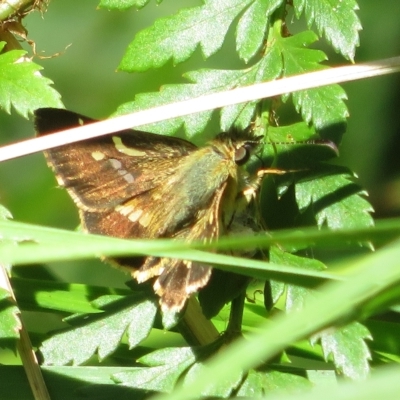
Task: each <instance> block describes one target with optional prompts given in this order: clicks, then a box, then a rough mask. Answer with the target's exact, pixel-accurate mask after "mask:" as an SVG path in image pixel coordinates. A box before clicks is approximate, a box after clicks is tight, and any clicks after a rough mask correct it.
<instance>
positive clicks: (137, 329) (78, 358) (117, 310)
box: [40, 296, 157, 365]
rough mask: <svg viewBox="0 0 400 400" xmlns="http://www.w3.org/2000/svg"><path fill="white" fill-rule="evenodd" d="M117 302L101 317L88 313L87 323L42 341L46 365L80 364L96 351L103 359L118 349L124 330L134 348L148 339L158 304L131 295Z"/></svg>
mask: <svg viewBox="0 0 400 400" xmlns="http://www.w3.org/2000/svg"><path fill="white" fill-rule="evenodd" d="M119 297H120V296H119ZM133 299H134V300H136V297H133ZM116 303H117V304H116V305H115V306H113V307H110V308H109V309H107V310H105V312H104V313H103V314H101V315H100V316H99V315H98V314H96V315H89V316H88V317H87V319H86V321H87V322H86V323H85V324H84V325H82V326H79V327H77V328H74V329H70V330H68V331H65V332H62V333H59V334H56V335H54V336H53V337H52V338H50V339H48V340H46V341H45V342H43V344H42V346H41V348H40V351H41V353H42V354H43V358H44V362H45V364H46V365H50V364H53V365H65V364H67V363H70V362H72V363H73V364H74V365H77V364H81V363H83V362H85V361H87V360H88V359H89V358H90V357H91V356H92V355H93V354H94V353H95V352H97V353H98V356H99V358H100V360H101V359H103V358H105V357H107V356H108V355H109V354H111V353H112V352H113V351H114V350H115V349H116V348H117V346H118V344H119V342H120V341H121V339H122V336H123V335H124V333H125V332H127V334H128V340H129V346H130V347H131V348H132V347H134V346H136V345H137V344H138V343H140V342H141V341H142V340H143V339H145V338H146V337H147V335H148V334H149V332H150V330H151V328H152V326H153V321H154V317H155V314H156V310H157V306H156V304H155V303H154V302H153V301H150V300H144V301H140V302H137V301H133V302H132V298H125V299H123V300H122V299H121V301H120V302H116Z"/></svg>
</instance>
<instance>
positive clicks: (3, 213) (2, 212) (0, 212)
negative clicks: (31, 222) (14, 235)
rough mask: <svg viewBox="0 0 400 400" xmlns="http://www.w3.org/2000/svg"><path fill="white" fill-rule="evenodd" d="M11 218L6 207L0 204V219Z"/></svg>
mask: <svg viewBox="0 0 400 400" xmlns="http://www.w3.org/2000/svg"><path fill="white" fill-rule="evenodd" d="M11 218H12V214H11V212H10V211H9V210H7V208H5V207H4V206H3V205H1V204H0V221H1V220H7V219H11Z"/></svg>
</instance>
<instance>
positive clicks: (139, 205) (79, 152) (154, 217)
mask: <svg viewBox="0 0 400 400" xmlns="http://www.w3.org/2000/svg"><path fill="white" fill-rule="evenodd" d="M92 122H94V121H93V120H91V119H89V118H86V117H84V116H81V115H78V114H75V113H73V112H70V111H66V110H58V109H40V110H38V111H37V112H36V128H37V131H38V132H39V134H40V135H43V134H48V133H51V132H53V131H56V130H61V129H66V128H69V127H73V126H77V125H79V124H87V123H92ZM196 151H198V152H199V154H198V155H196V156H193V154H194V152H196ZM189 156H190V157H189ZM46 157H47V160H48V162H49V164H50V166H51V167H52V168H53V170H54V172H55V174H56V176H57V179H58V182H59V183H60V185H62V186H64V187H65V188H66V189H67V190H68V191H69V193H70V195H71V197H72V198H73V199H74V201H75V203H76V204H77V206H78V208H79V209H80V215H81V219H82V223H83V225H84V228H85V229H86V230H87V231H89V232H91V233H97V234H104V235H110V236H116V237H121V238H135V237H136V238H139V237H141V238H143V237H146V238H157V237H173V238H178V239H184V240H188V241H192V240H212V239H214V238H216V237H218V235H219V229H220V221H219V220H218V219H219V218H220V207H221V199H222V195H223V193H224V190H225V188H226V184H227V179H228V176H229V173H230V172H229V168H228V169H227V168H224V166H223V165H221V157H220V156H218V155H216V154H215V152H214V151H213V150H212V149H211V148H208V149H207V148H205V150H202V149H200V150H197V148H196V146H194V145H193V144H191V143H190V142H187V141H184V140H181V139H176V138H170V137H164V136H160V135H154V134H150V133H146V132H140V131H130V130H128V131H124V132H119V133H117V134H115V135H113V136H107V137H101V138H96V139H91V140H86V141H83V142H78V143H74V144H71V145H66V146H61V147H58V148H55V149H51V150H48V151H47V152H46ZM229 164H230V165H231V164H232V162H231V161H229ZM231 167H232V165H231ZM234 168H235V166H234ZM209 172H211V173H212V174H213V175H212V180H210V178H209V176H208V175H209ZM117 261H118V262H119V263H120V264H122V265H123V266H126V267H129V268H138V267H140V265H141V263H142V262H143V259H142V258H137V257H129V258H118V259H117ZM133 275H134V276H135V277H136V278H137V279H138V281H140V282H142V281H145V280H147V279H150V278H152V277H155V276H158V278H157V280H156V282H155V290H156V292H157V293H158V294H159V295H160V297H161V304H162V306H163V308H164V309H174V310H180V309H181V308H182V307H183V305H184V303H185V300H186V299H187V297H189V296H190V294H191V293H193V292H195V291H197V289H199V288H200V287H202V286H204V285H205V284H206V283H207V281H208V279H209V276H210V267H208V266H206V265H203V264H201V263H193V262H189V261H182V260H175V259H168V258H156V257H147V258H146V259H145V261H144V263H143V264H142V266H141V267H140V268H139V270H137V271H136V272H134V273H133Z"/></svg>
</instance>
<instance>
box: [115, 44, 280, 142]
mask: <svg viewBox="0 0 400 400" xmlns="http://www.w3.org/2000/svg"><path fill="white" fill-rule="evenodd" d="M281 69H282V63H281V57H280V54H279V52H278V49H277V48H276V47H274V48H272V49H271V50H270V51H268V52H267V54H266V55H265V56H264V57H263V58H262V59H261V60H260V61H259V62H258V63H256V64H255V65H253V66H252V67H251V68H248V69H245V70H216V69H215V70H213V69H202V70H198V71H191V72H187V73H186V74H185V75H184V76H185V78H187V79H189V80H190V81H191V82H193V83H191V84H181V85H165V86H163V87H162V89H161V91H160V92H157V93H143V94H139V95H137V96H136V98H135V101H133V102H128V103H125V104H123V105H121V106H120V107H118V111H117V113H116V114H117V115H121V114H126V113H129V112H133V111H139V110H143V109H146V108H150V107H155V106H159V105H162V104H168V103H171V102H174V101H181V100H186V99H190V98H193V97H198V96H201V95H203V94H211V93H215V92H219V91H222V90H229V89H233V88H236V87H240V86H247V85H250V84H252V83H257V82H262V81H264V80H272V79H275V78H276V77H278V76H279V74H280V72H281ZM255 106H256V102H250V103H245V104H237V105H234V106H229V107H224V108H223V109H222V112H221V128H222V130H223V131H226V130H228V129H229V128H230V127H231V126H232V125H233V124H234V125H235V126H237V127H239V128H240V127H241V128H246V127H247V126H248V125H249V124H250V122H251V119H252V117H253V115H254V109H255ZM212 113H213V111H206V112H202V113H197V114H190V115H188V116H185V117H181V118H174V119H170V120H167V121H163V122H160V123H157V124H151V125H144V126H143V127H142V129H144V130H146V131H150V132H155V133H162V134H172V133H174V132H176V131H177V130H178V129H179V128H180V127H181V126H182V125H183V126H184V128H185V131H186V132H187V135H188V136H189V137H191V136H193V135H195V134H198V133H200V132H202V131H203V130H204V129H205V127H206V125H207V123H208V122H209V121H210V119H211V116H212Z"/></svg>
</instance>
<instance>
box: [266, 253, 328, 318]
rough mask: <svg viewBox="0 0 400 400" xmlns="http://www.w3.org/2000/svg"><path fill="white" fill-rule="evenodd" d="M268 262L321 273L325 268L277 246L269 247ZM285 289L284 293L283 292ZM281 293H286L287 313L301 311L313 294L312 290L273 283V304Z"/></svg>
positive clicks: (313, 260) (320, 263)
mask: <svg viewBox="0 0 400 400" xmlns="http://www.w3.org/2000/svg"><path fill="white" fill-rule="evenodd" d="M270 260H271V261H272V262H274V263H279V264H280V263H282V264H284V265H290V266H292V267H298V268H304V269H310V270H313V271H323V270H325V269H326V266H325V265H324V264H323V263H322V262H321V261H318V260H316V259H313V258H308V257H300V256H297V255H294V254H291V253H288V252H286V251H283V250H282V249H281V248H280V247H278V246H273V247H271V249H270ZM285 288H286V291H285V290H284V289H285ZM283 293H286V301H285V310H286V311H288V312H290V311H298V310H301V309H302V308H303V307H304V305H305V303H306V302H307V301H309V299H310V297H312V296H313V295H314V294H315V292H314V291H313V290H310V289H309V288H305V287H302V286H299V285H291V284H288V285H285V284H283V283H280V282H273V284H272V297H273V301H274V303H276V302H277V301H278V298H279V297H280V296H281V295H282V294H283Z"/></svg>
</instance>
